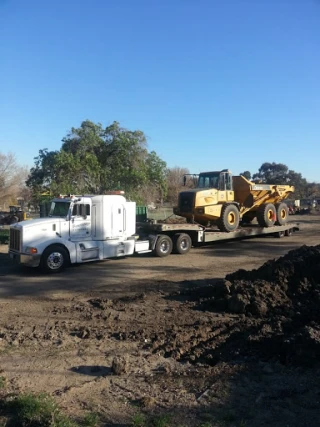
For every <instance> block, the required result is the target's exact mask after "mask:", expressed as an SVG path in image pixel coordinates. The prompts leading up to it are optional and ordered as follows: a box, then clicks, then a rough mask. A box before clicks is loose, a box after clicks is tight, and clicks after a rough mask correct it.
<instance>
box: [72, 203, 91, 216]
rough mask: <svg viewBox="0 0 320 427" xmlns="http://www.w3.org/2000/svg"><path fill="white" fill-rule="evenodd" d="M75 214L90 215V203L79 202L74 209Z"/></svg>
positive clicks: (73, 213)
mask: <svg viewBox="0 0 320 427" xmlns="http://www.w3.org/2000/svg"><path fill="white" fill-rule="evenodd" d="M72 215H73V216H83V217H84V216H88V215H90V205H84V204H77V205H74V206H73V209H72Z"/></svg>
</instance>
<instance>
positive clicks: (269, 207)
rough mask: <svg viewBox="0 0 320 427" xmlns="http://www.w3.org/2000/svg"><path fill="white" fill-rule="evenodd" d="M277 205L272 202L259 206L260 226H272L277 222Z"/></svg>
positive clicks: (258, 217)
mask: <svg viewBox="0 0 320 427" xmlns="http://www.w3.org/2000/svg"><path fill="white" fill-rule="evenodd" d="M276 217H277V213H276V207H275V206H274V205H273V204H272V203H265V204H263V205H261V206H259V209H258V211H257V220H258V223H259V225H260V227H272V226H273V225H274V223H275V222H276Z"/></svg>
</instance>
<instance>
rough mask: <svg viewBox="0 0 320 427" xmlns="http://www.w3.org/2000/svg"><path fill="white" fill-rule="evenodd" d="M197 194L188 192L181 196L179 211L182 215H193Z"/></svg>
mask: <svg viewBox="0 0 320 427" xmlns="http://www.w3.org/2000/svg"><path fill="white" fill-rule="evenodd" d="M194 197H195V193H189V192H188V191H186V192H182V193H180V194H179V210H180V212H181V213H182V212H183V213H192V210H193V207H194Z"/></svg>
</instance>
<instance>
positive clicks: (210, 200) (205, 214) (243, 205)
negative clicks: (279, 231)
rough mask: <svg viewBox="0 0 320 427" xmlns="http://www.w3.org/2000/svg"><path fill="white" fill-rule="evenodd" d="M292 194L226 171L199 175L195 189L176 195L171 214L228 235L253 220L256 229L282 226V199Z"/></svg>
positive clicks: (284, 188) (285, 212) (285, 214)
mask: <svg viewBox="0 0 320 427" xmlns="http://www.w3.org/2000/svg"><path fill="white" fill-rule="evenodd" d="M293 192H294V187H293V186H290V185H279V184H275V185H273V184H256V183H254V182H251V181H249V180H247V179H246V178H245V177H244V176H242V175H240V176H232V173H231V172H230V171H229V170H228V169H224V170H222V171H216V172H202V173H200V175H199V178H198V182H197V186H196V188H192V189H188V190H186V191H182V192H180V194H179V200H178V206H177V207H176V208H174V213H175V214H176V215H179V216H181V217H184V218H186V219H187V222H188V223H198V224H201V225H204V226H207V225H208V224H209V225H217V226H218V228H219V229H220V231H223V232H228V233H230V232H233V231H235V230H236V229H237V228H238V227H239V225H240V223H241V225H244V224H249V223H251V221H252V220H253V219H255V218H256V219H257V222H258V224H259V226H260V227H273V226H277V225H279V226H283V225H286V223H287V222H288V218H289V211H288V206H287V205H286V203H284V202H283V200H284V199H286V198H287V197H288V196H289V195H290V194H292V193H293Z"/></svg>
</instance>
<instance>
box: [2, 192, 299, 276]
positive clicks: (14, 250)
mask: <svg viewBox="0 0 320 427" xmlns="http://www.w3.org/2000/svg"><path fill="white" fill-rule="evenodd" d="M297 229H298V227H297V225H296V224H292V223H288V224H286V225H284V226H276V227H259V226H250V227H243V228H239V229H238V230H236V231H234V232H231V233H224V232H221V231H217V230H210V229H206V228H205V227H204V226H203V225H200V224H197V223H195V224H190V223H186V222H185V223H180V224H170V223H167V224H156V223H144V224H139V223H138V224H137V223H136V203H135V202H128V201H126V199H125V197H124V196H123V195H121V194H108V195H95V196H70V197H59V198H55V199H53V200H52V202H51V209H50V212H49V216H48V217H45V218H39V219H33V220H31V221H22V222H19V223H16V224H13V225H11V226H10V239H9V255H10V257H11V258H12V259H13V260H15V261H17V262H18V263H19V264H23V265H26V266H30V267H40V268H41V269H42V270H43V271H45V272H51V273H56V272H59V271H61V270H62V269H63V268H64V267H65V266H66V265H68V264H70V263H71V264H74V263H83V262H89V261H97V260H103V259H107V258H115V257H123V256H129V255H133V254H134V253H146V252H153V253H154V254H155V255H157V256H159V257H165V256H167V255H169V254H170V253H171V252H174V253H178V254H186V253H188V252H189V250H190V249H191V247H192V246H197V245H199V244H201V243H207V242H214V241H220V240H233V239H238V238H246V237H252V236H258V235H263V234H274V235H276V236H278V237H281V236H282V235H287V236H289V235H290V234H291V233H292V232H293V231H295V230H297Z"/></svg>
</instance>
